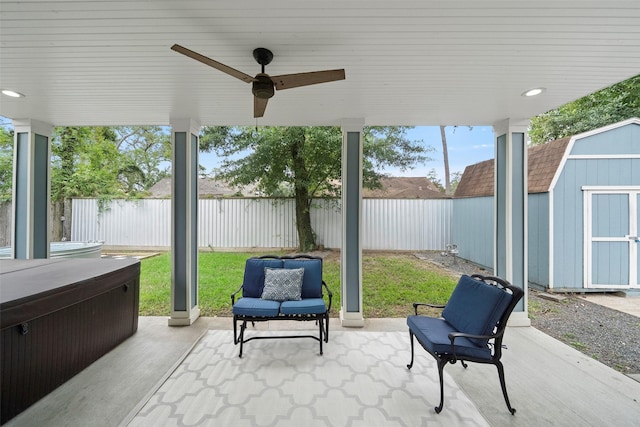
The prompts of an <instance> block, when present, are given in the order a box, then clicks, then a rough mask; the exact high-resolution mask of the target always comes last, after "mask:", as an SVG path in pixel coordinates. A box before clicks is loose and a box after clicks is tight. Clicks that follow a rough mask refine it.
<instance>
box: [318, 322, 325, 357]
mask: <svg viewBox="0 0 640 427" xmlns="http://www.w3.org/2000/svg"><path fill="white" fill-rule="evenodd" d="M317 322H318V337H319V338H320V339H319V340H318V341H320V356H322V341H324V337H323V336H322V334H323V333H324V324H323V323H322V317H319V318H318V320H317Z"/></svg>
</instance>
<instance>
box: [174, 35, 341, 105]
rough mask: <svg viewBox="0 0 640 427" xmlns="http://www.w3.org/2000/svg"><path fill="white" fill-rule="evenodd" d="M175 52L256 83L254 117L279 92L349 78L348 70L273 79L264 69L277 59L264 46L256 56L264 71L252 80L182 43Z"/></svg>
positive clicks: (287, 75)
mask: <svg viewBox="0 0 640 427" xmlns="http://www.w3.org/2000/svg"><path fill="white" fill-rule="evenodd" d="M171 50H174V51H176V52H178V53H181V54H183V55H186V56H188V57H189V58H192V59H195V60H196V61H200V62H202V63H203V64H205V65H208V66H210V67H213V68H215V69H216V70H220V71H222V72H223V73H226V74H229V75H230V76H232V77H235V78H237V79H240V80H242V81H243V82H246V83H252V86H253V87H252V88H251V92H252V93H253V117H262V116H264V110H265V109H266V108H267V102H268V101H269V98H271V97H272V96H273V95H274V93H275V90H283V89H291V88H294V87H299V86H308V85H314V84H318V83H326V82H333V81H336V80H344V79H345V74H344V69H340V70H325V71H312V72H308V73H296V74H283V75H280V76H269V75H268V74H266V73H265V72H264V67H265V65H268V64H269V63H270V62H271V60H272V59H273V53H271V51H270V50H269V49H265V48H263V47H259V48H257V49H254V50H253V57H254V58H255V60H256V61H257V62H258V64H260V65H262V72H260V73H258V74H256V76H255V77H251V76H250V75H248V74H245V73H243V72H242V71H238V70H236V69H234V68H231V67H229V66H227V65H224V64H222V63H221V62H218V61H214V60H213V59H211V58H208V57H206V56H204V55H201V54H199V53H198V52H194V51H192V50H190V49H187V48H186V47H183V46H180V45H178V44H174V45H173V46H171Z"/></svg>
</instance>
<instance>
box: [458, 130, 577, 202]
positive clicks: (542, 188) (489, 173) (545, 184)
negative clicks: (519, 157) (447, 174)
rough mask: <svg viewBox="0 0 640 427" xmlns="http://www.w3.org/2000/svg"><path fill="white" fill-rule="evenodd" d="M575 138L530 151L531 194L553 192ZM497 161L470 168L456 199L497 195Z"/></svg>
mask: <svg viewBox="0 0 640 427" xmlns="http://www.w3.org/2000/svg"><path fill="white" fill-rule="evenodd" d="M570 140H571V137H567V138H562V139H556V140H555V141H550V142H547V143H546V144H542V145H536V146H533V147H529V151H528V153H527V154H528V160H529V161H528V165H527V166H528V167H527V174H528V176H527V181H528V188H529V193H544V192H547V191H549V188H550V186H551V181H553V177H554V176H555V174H556V171H557V170H558V167H559V166H560V162H561V161H562V157H563V155H564V152H565V151H566V149H567V146H568V145H569V141H570ZM493 163H494V161H493V159H491V160H485V161H484V162H480V163H476V164H475V165H470V166H467V167H466V168H465V170H464V173H463V174H462V178H461V179H460V183H459V184H458V188H457V189H456V193H455V195H454V197H455V198H463V197H482V196H492V195H493V185H494V182H493V181H494V165H493Z"/></svg>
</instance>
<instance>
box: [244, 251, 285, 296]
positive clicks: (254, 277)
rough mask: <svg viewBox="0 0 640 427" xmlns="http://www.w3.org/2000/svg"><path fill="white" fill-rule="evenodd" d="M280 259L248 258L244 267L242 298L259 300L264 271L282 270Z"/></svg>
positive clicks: (262, 286)
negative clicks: (269, 269) (266, 268)
mask: <svg viewBox="0 0 640 427" xmlns="http://www.w3.org/2000/svg"><path fill="white" fill-rule="evenodd" d="M282 266H283V263H282V260H281V259H269V258H267V259H260V258H249V259H248V260H247V261H246V263H245V265H244V280H243V281H242V296H243V297H249V298H260V296H261V295H262V290H263V288H264V269H265V267H269V268H282Z"/></svg>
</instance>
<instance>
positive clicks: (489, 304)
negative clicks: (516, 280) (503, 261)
mask: <svg viewBox="0 0 640 427" xmlns="http://www.w3.org/2000/svg"><path fill="white" fill-rule="evenodd" d="M523 294H524V292H523V291H522V289H520V288H517V287H515V286H512V285H511V284H510V283H509V282H507V281H506V280H503V279H500V278H498V277H491V276H481V275H479V274H474V275H473V276H471V277H469V276H466V275H463V276H462V277H461V278H460V280H459V282H458V285H457V286H456V288H455V289H454V290H453V293H452V294H451V297H450V298H449V301H448V302H447V304H446V305H433V304H423V303H414V304H413V308H414V311H415V315H413V316H409V317H407V325H408V326H409V336H410V340H411V362H410V363H409V364H408V365H407V368H409V369H411V367H412V366H413V339H414V337H415V338H416V339H417V340H418V342H419V343H420V345H422V347H423V348H424V349H425V350H427V351H428V352H429V354H431V355H432V356H433V357H434V358H435V359H436V361H437V364H438V374H439V376H440V404H439V405H438V406H437V407H436V408H435V410H436V413H440V411H442V406H443V405H444V383H443V377H442V376H443V370H444V367H445V365H446V364H447V363H456V361H458V360H460V362H461V363H462V366H464V367H465V368H466V367H467V364H466V363H465V362H476V363H490V364H493V365H495V366H496V368H497V369H498V376H499V377H500V385H501V387H502V394H503V396H504V400H505V402H506V404H507V408H509V411H510V412H511V414H514V413H515V412H516V410H515V409H514V408H512V407H511V404H510V403H509V397H508V396H507V388H506V385H505V380H504V368H503V366H502V362H501V361H500V357H501V356H502V338H503V336H504V331H505V328H506V326H507V321H508V319H509V316H510V315H511V312H512V311H513V309H514V307H515V306H516V304H517V303H518V301H519V300H520V298H522V295H523ZM420 306H429V307H435V308H443V309H444V310H443V311H442V317H441V318H436V317H428V316H422V315H418V307H420Z"/></svg>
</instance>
